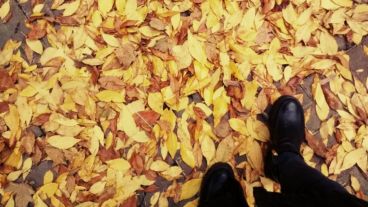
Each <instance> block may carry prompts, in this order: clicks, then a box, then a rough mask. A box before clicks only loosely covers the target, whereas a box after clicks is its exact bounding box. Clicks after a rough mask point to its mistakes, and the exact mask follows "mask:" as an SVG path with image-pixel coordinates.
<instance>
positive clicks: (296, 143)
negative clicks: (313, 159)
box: [268, 96, 305, 154]
mask: <svg viewBox="0 0 368 207" xmlns="http://www.w3.org/2000/svg"><path fill="white" fill-rule="evenodd" d="M268 127H269V130H270V135H271V145H272V148H273V149H274V150H276V152H277V153H282V152H294V153H297V154H299V153H300V152H299V151H300V145H301V143H302V142H303V140H304V138H305V131H304V130H305V129H304V128H305V125H304V112H303V107H302V105H301V104H300V103H299V101H298V100H297V99H296V98H294V97H292V96H281V97H280V98H279V99H277V100H276V101H275V103H274V104H273V106H272V107H271V110H270V113H269V121H268Z"/></svg>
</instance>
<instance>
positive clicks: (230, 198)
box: [198, 163, 248, 207]
mask: <svg viewBox="0 0 368 207" xmlns="http://www.w3.org/2000/svg"><path fill="white" fill-rule="evenodd" d="M223 206H231V207H248V205H247V202H246V201H245V198H244V193H243V189H242V187H241V185H240V183H239V182H238V181H237V180H236V179H235V177H234V172H233V170H232V168H231V166H230V165H228V164H226V163H216V164H214V165H213V166H212V167H211V168H210V169H209V170H208V171H207V173H206V174H205V176H204V177H203V180H202V185H201V191H200V195H199V204H198V207H223Z"/></svg>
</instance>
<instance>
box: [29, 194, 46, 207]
mask: <svg viewBox="0 0 368 207" xmlns="http://www.w3.org/2000/svg"><path fill="white" fill-rule="evenodd" d="M33 200H34V205H35V207H48V206H47V205H46V203H45V202H43V201H42V199H41V198H40V196H39V195H38V194H37V193H36V194H34V195H33Z"/></svg>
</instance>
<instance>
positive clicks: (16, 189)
mask: <svg viewBox="0 0 368 207" xmlns="http://www.w3.org/2000/svg"><path fill="white" fill-rule="evenodd" d="M5 191H6V192H12V193H14V195H15V203H16V206H17V207H27V206H28V203H32V202H33V198H32V195H33V194H34V190H33V189H32V188H31V186H29V185H27V184H24V183H21V184H17V183H9V185H8V186H7V187H6V188H5Z"/></svg>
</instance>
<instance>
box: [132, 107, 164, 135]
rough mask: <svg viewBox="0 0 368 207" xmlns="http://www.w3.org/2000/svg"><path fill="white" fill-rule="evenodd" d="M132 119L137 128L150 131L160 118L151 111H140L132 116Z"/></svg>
mask: <svg viewBox="0 0 368 207" xmlns="http://www.w3.org/2000/svg"><path fill="white" fill-rule="evenodd" d="M133 118H134V121H135V123H136V124H137V126H139V127H140V128H142V129H144V130H146V131H150V130H151V128H152V127H153V125H155V124H156V122H157V120H158V119H159V118H160V114H158V113H157V112H155V111H152V110H149V111H140V112H137V113H135V114H133Z"/></svg>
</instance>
